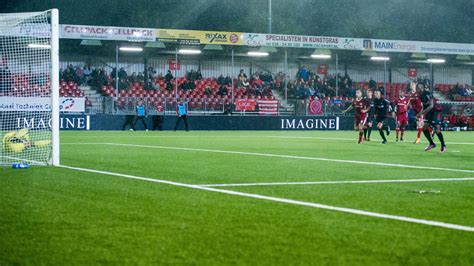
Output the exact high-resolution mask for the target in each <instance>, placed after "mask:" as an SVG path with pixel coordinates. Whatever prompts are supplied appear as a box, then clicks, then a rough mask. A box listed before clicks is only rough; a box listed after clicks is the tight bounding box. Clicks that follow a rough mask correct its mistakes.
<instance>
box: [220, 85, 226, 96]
mask: <svg viewBox="0 0 474 266" xmlns="http://www.w3.org/2000/svg"><path fill="white" fill-rule="evenodd" d="M219 95H220V96H224V95H227V87H226V86H224V85H221V86H220V87H219Z"/></svg>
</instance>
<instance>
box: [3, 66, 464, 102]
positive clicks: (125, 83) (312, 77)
mask: <svg viewBox="0 0 474 266" xmlns="http://www.w3.org/2000/svg"><path fill="white" fill-rule="evenodd" d="M0 71H1V72H0V89H3V90H6V88H7V87H9V86H11V82H10V83H9V80H10V79H9V78H8V76H9V75H10V74H9V70H8V68H4V69H0ZM116 71H117V70H116V69H115V68H114V69H113V70H112V71H111V73H110V75H108V74H107V72H106V70H105V69H103V68H91V67H90V66H86V65H85V66H83V67H82V66H76V67H74V66H73V65H72V64H70V65H68V66H67V68H66V69H64V70H62V69H61V70H60V78H61V80H65V81H73V82H75V83H76V84H78V85H89V86H92V87H94V88H97V89H98V90H99V88H101V87H103V86H107V85H112V86H114V87H115V83H116V77H118V87H119V89H123V90H127V89H129V88H130V86H131V84H134V83H143V84H145V86H144V87H145V89H148V90H159V89H166V90H170V91H171V90H174V88H175V87H174V82H173V80H174V76H173V74H172V72H171V71H170V70H168V72H167V74H166V75H164V76H163V75H162V74H158V73H157V72H156V70H155V69H154V68H153V67H148V69H147V70H146V72H144V73H142V72H138V74H137V73H136V72H133V73H132V74H131V75H129V74H128V73H127V71H126V70H125V69H124V68H120V69H119V70H118V73H117V72H116ZM202 78H203V77H202V74H201V72H200V71H199V70H197V71H195V70H191V71H189V72H187V74H186V79H185V81H184V82H183V83H181V84H180V85H179V89H180V90H184V91H186V90H194V89H195V81H199V80H202ZM156 80H164V81H165V83H164V84H165V86H164V88H160V86H159V85H158V83H157V82H156ZM336 81H337V82H336ZM232 82H233V79H232V77H230V76H229V75H226V76H225V77H224V75H223V74H221V75H220V76H219V77H218V78H217V83H218V85H219V89H218V94H219V95H221V96H224V95H229V94H230V92H229V88H230V86H231V85H232ZM414 82H416V84H423V85H426V86H430V85H431V81H430V79H429V78H428V77H427V76H425V77H418V78H417V79H416V81H414ZM336 83H337V85H338V95H339V96H343V97H354V96H355V91H356V89H357V87H356V84H355V82H353V81H352V79H351V78H350V77H349V75H348V74H344V75H342V74H337V75H334V74H333V75H330V74H328V75H323V76H320V75H318V74H316V73H314V72H312V71H311V70H309V69H307V68H306V67H305V66H302V67H300V69H299V70H298V72H297V75H296V77H295V79H293V80H288V81H287V82H286V79H285V75H284V74H283V73H282V72H279V73H277V74H276V75H272V74H271V73H269V72H255V73H253V74H252V75H251V76H250V77H248V76H247V74H246V73H245V72H244V70H241V71H240V73H239V75H238V76H237V79H236V82H235V84H234V85H235V87H236V88H245V89H246V94H247V95H263V94H265V93H266V92H267V91H269V90H273V89H276V90H278V91H280V92H283V91H284V90H285V85H286V88H287V89H288V97H289V98H295V99H308V98H310V97H311V98H315V97H317V98H325V97H334V96H335V95H336ZM409 86H410V85H409V84H407V88H408V87H409ZM368 87H369V88H370V89H376V88H377V82H376V81H374V80H373V79H372V78H370V80H369V82H368ZM206 92H207V93H208V94H210V89H209V88H206ZM458 95H459V96H471V95H473V90H472V86H469V85H468V84H465V85H463V84H459V83H458V84H456V86H454V87H453V88H451V89H450V91H449V93H448V96H449V97H450V98H451V99H453V98H454V97H455V96H458Z"/></svg>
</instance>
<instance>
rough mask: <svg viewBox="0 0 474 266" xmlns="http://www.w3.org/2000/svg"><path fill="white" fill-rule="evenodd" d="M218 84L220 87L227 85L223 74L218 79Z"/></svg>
mask: <svg viewBox="0 0 474 266" xmlns="http://www.w3.org/2000/svg"><path fill="white" fill-rule="evenodd" d="M217 84H219V85H224V84H225V78H224V75H223V74H221V75H220V76H219V77H218V78H217Z"/></svg>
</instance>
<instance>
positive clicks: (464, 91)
mask: <svg viewBox="0 0 474 266" xmlns="http://www.w3.org/2000/svg"><path fill="white" fill-rule="evenodd" d="M457 95H459V96H471V95H473V94H472V86H469V85H468V84H464V85H463V84H459V82H458V83H456V85H455V86H454V87H453V88H451V89H450V90H449V92H448V96H449V97H450V99H454V97H455V96H457Z"/></svg>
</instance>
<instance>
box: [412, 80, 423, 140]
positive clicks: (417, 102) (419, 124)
mask: <svg viewBox="0 0 474 266" xmlns="http://www.w3.org/2000/svg"><path fill="white" fill-rule="evenodd" d="M420 92H422V90H421V88H420V89H419V91H414V92H412V93H411V95H410V103H409V105H408V106H409V107H410V108H412V109H413V112H414V113H415V114H419V113H420V112H421V110H423V104H422V102H421V98H420V95H421V94H420ZM424 119H425V117H424V115H420V116H419V117H417V119H416V128H417V130H418V132H417V134H416V140H415V144H419V143H420V141H421V140H420V137H421V132H423V124H424Z"/></svg>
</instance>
